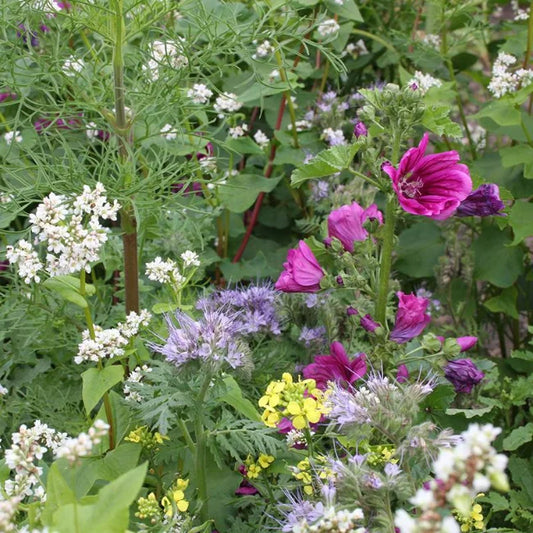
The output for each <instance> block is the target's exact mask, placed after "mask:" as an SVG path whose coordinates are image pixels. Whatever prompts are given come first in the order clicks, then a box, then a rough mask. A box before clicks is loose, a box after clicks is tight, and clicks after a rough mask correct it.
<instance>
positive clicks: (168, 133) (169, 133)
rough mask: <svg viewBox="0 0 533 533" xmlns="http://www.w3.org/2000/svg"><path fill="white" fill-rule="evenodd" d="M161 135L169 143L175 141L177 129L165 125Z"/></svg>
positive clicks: (170, 125)
mask: <svg viewBox="0 0 533 533" xmlns="http://www.w3.org/2000/svg"><path fill="white" fill-rule="evenodd" d="M160 133H161V135H163V137H164V138H165V139H166V140H167V141H173V140H174V139H175V138H176V136H177V132H176V130H175V129H173V126H172V124H165V125H164V126H163V127H162V128H161V131H160Z"/></svg>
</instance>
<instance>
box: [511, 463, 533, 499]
mask: <svg viewBox="0 0 533 533" xmlns="http://www.w3.org/2000/svg"><path fill="white" fill-rule="evenodd" d="M509 471H510V472H511V478H512V480H513V483H514V484H515V485H517V486H519V487H521V488H522V489H523V490H525V492H526V494H527V495H528V496H529V499H530V500H531V501H533V465H532V464H531V461H528V460H527V459H524V458H522V457H516V455H511V456H510V457H509Z"/></svg>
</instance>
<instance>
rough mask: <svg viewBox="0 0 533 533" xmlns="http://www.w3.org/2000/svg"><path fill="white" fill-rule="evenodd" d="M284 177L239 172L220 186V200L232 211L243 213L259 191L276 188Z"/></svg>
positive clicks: (269, 190)
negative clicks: (268, 176)
mask: <svg viewBox="0 0 533 533" xmlns="http://www.w3.org/2000/svg"><path fill="white" fill-rule="evenodd" d="M282 177H283V176H279V177H278V178H269V179H267V178H265V177H263V176H259V175H257V174H239V175H238V176H235V177H233V178H231V179H230V180H229V181H228V183H226V184H224V185H220V186H219V197H220V200H221V201H222V203H223V204H224V206H225V207H226V208H227V209H229V210H230V211H231V212H232V213H243V212H244V211H246V210H247V209H248V208H249V207H250V206H251V205H252V204H253V203H254V202H255V199H256V198H257V196H258V195H259V193H261V192H271V191H272V190H274V189H275V187H276V185H277V184H278V183H279V181H280V180H281V178H282Z"/></svg>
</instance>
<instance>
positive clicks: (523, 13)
mask: <svg viewBox="0 0 533 533" xmlns="http://www.w3.org/2000/svg"><path fill="white" fill-rule="evenodd" d="M511 9H512V10H513V15H514V20H515V21H519V20H527V19H528V18H529V8H526V9H524V8H522V7H520V5H519V4H518V0H511Z"/></svg>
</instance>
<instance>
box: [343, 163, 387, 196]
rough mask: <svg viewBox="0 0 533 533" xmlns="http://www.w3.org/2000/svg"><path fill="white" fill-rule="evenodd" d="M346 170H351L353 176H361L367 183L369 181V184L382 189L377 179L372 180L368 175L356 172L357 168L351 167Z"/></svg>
mask: <svg viewBox="0 0 533 533" xmlns="http://www.w3.org/2000/svg"><path fill="white" fill-rule="evenodd" d="M348 171H349V172H351V173H352V174H353V175H354V176H356V177H358V178H361V179H362V180H364V181H366V182H367V183H370V185H373V186H374V187H376V189H378V190H380V191H383V186H382V185H381V183H379V182H378V181H376V180H373V179H372V178H371V177H369V176H365V175H364V174H363V173H362V172H358V171H357V170H354V169H353V168H348Z"/></svg>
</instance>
